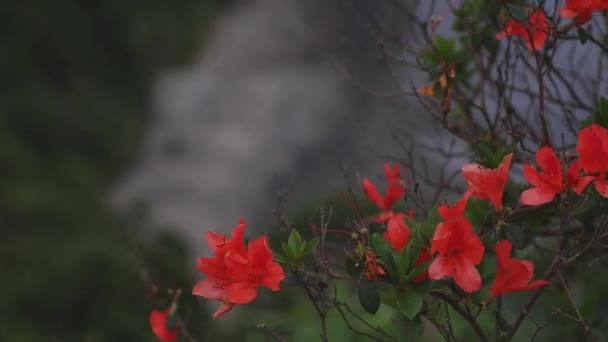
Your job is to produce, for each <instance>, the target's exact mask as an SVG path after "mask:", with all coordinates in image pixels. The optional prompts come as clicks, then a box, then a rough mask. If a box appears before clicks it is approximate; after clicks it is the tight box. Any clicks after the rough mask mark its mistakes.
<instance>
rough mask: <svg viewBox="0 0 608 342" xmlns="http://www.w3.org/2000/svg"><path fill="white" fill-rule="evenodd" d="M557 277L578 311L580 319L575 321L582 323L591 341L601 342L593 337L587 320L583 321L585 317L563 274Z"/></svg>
mask: <svg viewBox="0 0 608 342" xmlns="http://www.w3.org/2000/svg"><path fill="white" fill-rule="evenodd" d="M557 277H558V278H559V280H560V282H561V283H562V287H563V288H564V291H565V292H566V295H567V296H568V299H569V300H570V303H571V304H572V307H573V308H574V311H576V315H577V316H578V319H575V321H577V322H580V323H581V324H582V325H583V327H584V329H585V332H586V333H587V335H589V337H590V338H591V340H593V341H594V342H597V341H599V340H598V338H597V337H596V336H595V335H593V332H592V331H591V328H590V327H589V325H588V324H587V322H585V320H584V319H583V315H581V312H580V311H579V310H578V307H577V306H576V302H575V301H574V297H572V293H571V292H570V289H569V288H568V286H567V285H566V281H564V278H563V277H562V274H561V272H557Z"/></svg>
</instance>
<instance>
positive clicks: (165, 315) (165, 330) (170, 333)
mask: <svg viewBox="0 0 608 342" xmlns="http://www.w3.org/2000/svg"><path fill="white" fill-rule="evenodd" d="M170 312H171V309H169V310H167V312H163V311H159V310H153V311H152V313H150V328H152V332H153V333H154V335H156V337H158V339H159V340H161V341H162V342H175V341H177V337H178V336H177V328H173V329H171V330H169V327H168V326H167V320H168V319H169V315H170Z"/></svg>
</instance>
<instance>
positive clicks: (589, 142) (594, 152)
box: [570, 124, 608, 197]
mask: <svg viewBox="0 0 608 342" xmlns="http://www.w3.org/2000/svg"><path fill="white" fill-rule="evenodd" d="M576 151H577V152H578V164H577V166H578V167H580V169H582V170H583V171H584V173H585V174H587V175H588V176H586V177H582V179H581V183H580V184H579V185H580V186H581V188H580V190H581V191H582V189H584V186H585V185H587V184H588V183H589V181H590V178H589V177H591V178H593V184H594V185H595V189H596V190H597V192H599V193H600V195H602V196H604V197H608V182H606V172H607V171H608V130H607V129H606V128H604V127H602V126H599V125H596V124H591V126H589V127H586V128H584V129H582V130H581V131H580V132H579V134H578V144H577V145H576ZM577 173H578V171H577V170H573V171H572V172H571V173H570V175H571V179H577V178H576V177H577V176H579V175H578V174H577Z"/></svg>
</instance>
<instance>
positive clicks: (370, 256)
mask: <svg viewBox="0 0 608 342" xmlns="http://www.w3.org/2000/svg"><path fill="white" fill-rule="evenodd" d="M378 274H386V273H385V272H384V270H383V269H382V267H380V266H379V265H378V258H377V257H376V253H374V251H372V250H371V249H368V250H367V251H365V278H366V279H367V280H378Z"/></svg>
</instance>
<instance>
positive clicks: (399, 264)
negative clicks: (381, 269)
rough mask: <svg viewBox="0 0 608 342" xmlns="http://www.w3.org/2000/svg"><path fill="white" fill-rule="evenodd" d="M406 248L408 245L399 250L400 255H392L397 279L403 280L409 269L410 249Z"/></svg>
mask: <svg viewBox="0 0 608 342" xmlns="http://www.w3.org/2000/svg"><path fill="white" fill-rule="evenodd" d="M408 247H409V244H408V245H407V246H405V247H404V248H403V249H402V250H401V253H393V261H394V263H395V268H396V271H397V279H403V278H404V277H405V276H406V275H407V271H408V269H409V267H410V249H409V248H408Z"/></svg>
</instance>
